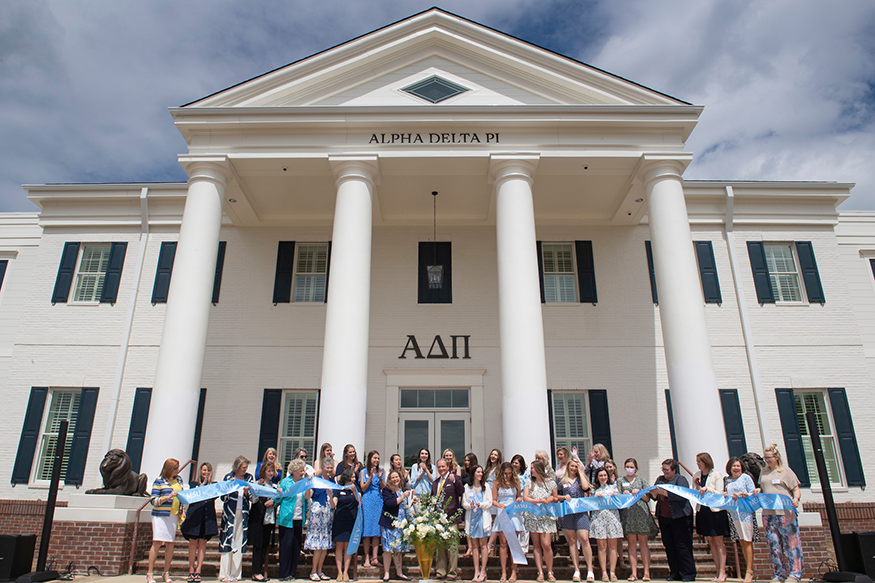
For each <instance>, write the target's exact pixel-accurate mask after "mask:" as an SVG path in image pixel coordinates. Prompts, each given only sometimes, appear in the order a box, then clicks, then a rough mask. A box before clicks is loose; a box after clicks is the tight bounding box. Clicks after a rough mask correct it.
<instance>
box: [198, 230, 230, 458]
mask: <svg viewBox="0 0 875 583" xmlns="http://www.w3.org/2000/svg"><path fill="white" fill-rule="evenodd" d="M223 269H225V241H219V251H218V253H216V277H215V278H213V305H216V304H218V303H219V291H220V290H221V289H222V270H223ZM192 459H195V458H192Z"/></svg>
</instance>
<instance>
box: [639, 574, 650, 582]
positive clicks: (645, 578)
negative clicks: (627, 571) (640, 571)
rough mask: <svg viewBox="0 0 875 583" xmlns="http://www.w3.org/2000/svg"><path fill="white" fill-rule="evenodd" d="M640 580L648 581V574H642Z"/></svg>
mask: <svg viewBox="0 0 875 583" xmlns="http://www.w3.org/2000/svg"><path fill="white" fill-rule="evenodd" d="M641 580H642V581H650V575H644V576H643V577H641Z"/></svg>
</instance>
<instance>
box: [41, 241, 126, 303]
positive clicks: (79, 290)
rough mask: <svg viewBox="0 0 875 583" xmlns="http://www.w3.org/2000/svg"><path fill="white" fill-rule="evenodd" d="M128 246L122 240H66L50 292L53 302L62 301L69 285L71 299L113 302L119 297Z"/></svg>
mask: <svg viewBox="0 0 875 583" xmlns="http://www.w3.org/2000/svg"><path fill="white" fill-rule="evenodd" d="M127 246H128V244H127V243H125V242H115V243H84V244H83V243H79V242H76V241H70V242H67V243H65V244H64V251H63V253H62V254H61V264H60V266H59V267H58V276H57V278H56V279H55V289H54V291H53V292H52V304H56V303H59V302H60V303H65V302H66V301H67V299H68V296H69V295H70V288H71V287H72V288H73V301H74V302H81V303H92V302H94V303H97V302H100V303H109V304H114V303H115V301H116V298H117V297H118V288H119V283H120V282H121V277H122V269H123V268H124V264H125V252H126V250H127Z"/></svg>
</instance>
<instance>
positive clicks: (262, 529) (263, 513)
mask: <svg viewBox="0 0 875 583" xmlns="http://www.w3.org/2000/svg"><path fill="white" fill-rule="evenodd" d="M276 475H277V471H276V466H275V465H274V464H270V463H263V464H261V471H260V472H259V474H258V484H259V485H260V486H267V487H273V481H274V478H276ZM275 528H276V505H275V500H274V499H273V498H265V497H261V496H259V497H258V498H257V499H255V500H254V501H253V502H252V505H251V506H250V507H249V542H251V543H252V580H253V581H266V580H267V557H268V553H267V551H268V547H270V539H271V537H272V536H273V531H274V529H275Z"/></svg>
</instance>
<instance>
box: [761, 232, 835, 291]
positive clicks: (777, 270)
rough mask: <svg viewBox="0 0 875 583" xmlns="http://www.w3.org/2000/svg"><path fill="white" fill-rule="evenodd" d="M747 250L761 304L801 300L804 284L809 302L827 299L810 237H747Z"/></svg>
mask: <svg viewBox="0 0 875 583" xmlns="http://www.w3.org/2000/svg"><path fill="white" fill-rule="evenodd" d="M747 251H748V255H750V267H751V271H752V272H753V279H754V286H755V287H756V292H757V300H758V301H759V303H760V304H774V303H775V302H802V301H803V298H802V291H803V288H804V291H805V293H806V296H807V297H808V302H809V303H819V304H824V303H826V299H825V297H824V293H823V287H822V286H821V283H820V274H819V272H818V270H817V262H816V261H815V259H814V247H813V246H812V244H811V242H810V241H796V242H795V244H794V243H792V242H791V243H764V242H760V241H748V242H747ZM797 261H798V263H797Z"/></svg>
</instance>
